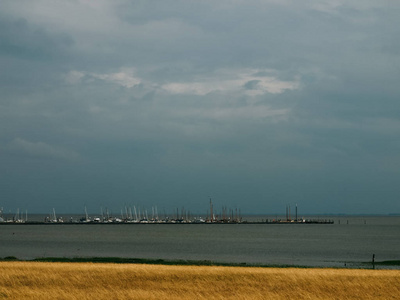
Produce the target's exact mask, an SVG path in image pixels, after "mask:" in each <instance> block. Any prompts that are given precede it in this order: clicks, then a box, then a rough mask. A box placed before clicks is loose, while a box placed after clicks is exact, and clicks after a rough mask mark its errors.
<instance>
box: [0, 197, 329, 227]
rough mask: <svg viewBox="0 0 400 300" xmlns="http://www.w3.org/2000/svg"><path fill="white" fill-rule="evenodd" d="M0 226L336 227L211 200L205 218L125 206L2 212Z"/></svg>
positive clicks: (288, 213) (288, 212)
mask: <svg viewBox="0 0 400 300" xmlns="http://www.w3.org/2000/svg"><path fill="white" fill-rule="evenodd" d="M0 224H1V225H5V224H46V225H48V224H334V221H333V220H331V219H327V218H305V217H298V209H297V205H296V213H295V216H294V217H292V216H291V213H290V206H287V207H286V216H285V217H284V218H282V217H280V218H278V216H276V217H275V218H268V217H266V218H261V220H260V219H258V220H254V219H251V217H250V218H244V217H243V216H242V214H241V211H240V209H228V208H226V207H223V208H222V210H221V212H219V213H215V209H214V207H213V203H212V201H211V199H210V210H209V211H207V213H206V215H204V216H201V215H199V214H196V215H195V216H193V215H192V214H191V213H190V212H189V211H187V210H185V209H183V208H182V209H181V210H179V209H176V213H174V214H167V213H166V212H165V211H164V213H163V215H162V216H160V215H159V213H158V209H157V206H155V207H152V209H151V214H150V216H149V214H148V211H147V210H146V209H140V208H138V209H137V208H136V206H133V207H128V206H126V207H125V208H124V209H123V210H122V209H121V214H120V215H112V214H111V213H110V212H109V210H108V209H105V210H103V209H102V208H101V214H100V215H99V216H97V215H94V216H90V215H89V213H88V210H87V208H86V207H85V208H84V215H83V216H82V215H76V214H73V215H65V214H63V215H59V216H57V214H56V211H55V209H54V208H53V209H52V211H51V213H50V214H49V215H40V214H36V215H34V217H33V218H32V216H31V217H30V218H29V219H28V212H27V211H25V213H21V212H20V210H19V209H18V210H17V213H16V214H15V215H14V214H3V210H2V209H0Z"/></svg>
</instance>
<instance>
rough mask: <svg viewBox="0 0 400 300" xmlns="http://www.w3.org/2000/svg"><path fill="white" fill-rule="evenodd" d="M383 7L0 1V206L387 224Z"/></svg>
mask: <svg viewBox="0 0 400 300" xmlns="http://www.w3.org/2000/svg"><path fill="white" fill-rule="evenodd" d="M399 9H400V5H398V4H397V3H394V2H391V3H390V4H389V3H385V4H383V3H379V2H376V1H365V0H364V1H353V2H351V3H349V2H346V1H313V0H310V1H306V2H301V3H300V2H298V1H290V0H288V1H258V0H254V1H234V2H232V1H218V3H215V1H214V2H212V1H194V2H193V1H191V2H187V1H135V2H131V1H123V0H120V1H105V0H104V1H96V2H86V1H74V2H65V1H46V0H40V1H33V2H32V1H18V3H17V2H15V1H3V3H2V12H1V14H0V25H1V26H0V37H1V38H0V64H1V67H2V70H3V72H0V79H1V80H0V93H1V95H2V96H1V98H0V126H1V128H2V130H1V132H0V143H1V145H3V146H2V147H1V149H2V153H1V157H0V160H1V163H2V165H3V166H4V169H5V170H6V171H5V172H4V173H3V174H2V175H1V176H2V177H1V179H2V180H3V187H4V188H3V189H2V193H3V195H2V199H6V200H5V201H6V202H5V203H4V204H2V205H1V206H4V207H7V206H13V205H14V206H17V207H20V208H22V206H21V204H18V203H24V201H25V200H23V199H24V197H25V198H26V197H30V196H29V195H33V196H32V197H33V200H32V205H33V206H35V207H37V208H38V207H42V208H45V207H46V206H47V205H50V204H49V203H50V200H49V199H50V198H52V199H54V198H55V197H56V198H57V196H58V197H59V200H57V201H58V202H57V205H59V207H60V208H62V209H63V208H65V209H70V210H75V211H80V210H81V209H82V202H84V201H85V202H86V204H88V205H91V206H92V207H99V206H100V205H101V204H103V205H104V204H105V203H107V204H108V205H109V206H116V209H117V210H118V209H119V207H118V206H119V205H124V204H123V203H126V202H129V203H131V202H141V203H142V205H148V204H150V203H151V204H150V205H155V204H157V205H159V206H160V207H162V206H165V207H167V208H169V207H176V206H185V207H190V206H191V207H193V209H197V210H199V211H202V210H204V209H206V208H205V205H206V204H205V203H206V202H207V197H208V196H209V195H213V196H214V197H213V198H215V201H216V203H218V201H220V202H219V203H221V205H222V204H225V205H228V206H229V205H230V204H231V205H232V206H242V210H243V211H247V212H260V211H265V213H272V212H273V213H275V212H280V211H282V212H283V209H284V208H283V207H284V206H285V205H286V204H287V203H291V202H298V203H299V204H300V205H301V203H303V206H304V207H303V210H304V211H306V210H308V211H310V212H314V213H319V212H349V213H352V212H357V211H358V209H359V201H360V200H359V199H363V201H365V203H366V204H367V205H366V206H365V208H364V211H363V212H368V213H374V212H376V213H385V212H392V211H395V210H398V209H400V207H399V204H398V202H397V201H395V199H396V195H398V193H399V192H400V191H399V188H398V187H397V186H398V185H397V184H394V183H395V182H396V180H398V179H399V174H398V172H397V169H398V168H397V166H399V162H400V161H399V157H398V154H397V153H399V146H400V145H399V143H398V142H397V140H398V133H399V129H400V128H399V126H400V123H399V120H398V116H399V104H398V98H399V94H400V90H399V87H398V82H397V81H398V78H399V75H400V74H399V73H400V68H399V65H400V60H399V59H400V56H399V53H400V51H399V49H400V48H399V44H398V42H396V41H397V39H396V37H397V36H398V31H399V29H398V28H399V26H397V25H398V15H399ZM4 70H5V71H4ZM39 161H41V162H43V161H46V163H45V164H39ZM10 174H11V175H10ZM33 178H35V179H33ZM36 178H37V179H36ZM35 180H40V182H45V181H49V182H51V183H52V185H51V188H50V187H49V188H48V189H47V190H46V191H45V189H43V188H40V189H39V188H36V186H35V185H33V184H31V183H32V182H35ZM15 186H20V187H21V188H22V189H23V188H24V187H25V188H26V189H25V191H26V194H23V192H21V191H16V189H15V188H14V187H15ZM28 191H29V193H28ZM71 191H79V192H76V194H75V193H72V192H71ZM61 195H63V196H61ZM378 198H379V199H383V198H384V200H382V201H383V202H382V203H385V205H384V206H383V205H381V204H380V203H378V202H377V200H376V199H378ZM71 199H73V200H71ZM65 202H68V203H70V204H71V205H70V206H68V207H66V206H65V204H64V203H65ZM203 202H204V203H203ZM13 203H15V204H13ZM203 204H204V205H203ZM57 205H56V204H55V203H52V204H51V206H52V207H54V206H56V209H57V211H60V209H59V208H57ZM11 209H12V207H11ZM28 209H29V210H30V211H31V210H32V209H31V208H30V207H28Z"/></svg>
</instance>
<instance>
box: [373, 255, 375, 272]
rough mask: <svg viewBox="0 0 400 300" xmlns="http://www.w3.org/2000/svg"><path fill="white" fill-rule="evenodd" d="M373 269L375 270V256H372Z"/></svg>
mask: <svg viewBox="0 0 400 300" xmlns="http://www.w3.org/2000/svg"><path fill="white" fill-rule="evenodd" d="M372 268H373V269H375V254H372Z"/></svg>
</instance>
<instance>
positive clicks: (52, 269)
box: [0, 262, 400, 299]
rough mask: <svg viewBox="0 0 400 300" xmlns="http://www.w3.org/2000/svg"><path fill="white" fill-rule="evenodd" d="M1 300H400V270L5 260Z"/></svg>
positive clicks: (0, 270)
mask: <svg viewBox="0 0 400 300" xmlns="http://www.w3.org/2000/svg"><path fill="white" fill-rule="evenodd" d="M0 299H400V271H394V270H392V271H390V270H348V269H292V268H289V269H278V268H271V269H269V268H240V267H208V266H204V267H202V266H193V267H192V266H160V265H139V264H100V263H96V264H93V263H39V262H0Z"/></svg>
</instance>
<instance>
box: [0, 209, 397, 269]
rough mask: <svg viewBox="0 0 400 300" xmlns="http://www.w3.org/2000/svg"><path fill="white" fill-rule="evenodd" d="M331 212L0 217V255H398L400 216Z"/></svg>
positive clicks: (325, 261)
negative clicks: (55, 219)
mask: <svg viewBox="0 0 400 300" xmlns="http://www.w3.org/2000/svg"><path fill="white" fill-rule="evenodd" d="M265 218H266V217H265ZM265 218H264V219H265ZM272 218H275V217H270V219H272ZM327 218H329V219H332V220H334V221H335V224H333V225H329V224H324V225H317V224H292V225H283V224H275V225H273V224H175V225H174V224H172V225H166V224H118V225H111V224H96V225H2V226H0V257H6V256H15V257H17V258H20V259H32V258H37V257H50V256H53V257H93V256H97V257H129V258H154V259H183V260H210V261H215V262H234V263H247V264H290V265H306V266H325V267H326V266H345V265H346V266H348V267H351V266H357V265H358V264H359V263H361V262H366V261H371V259H372V255H373V254H375V260H376V261H384V260H400V217H399V216H393V217H388V216H385V217H370V216H368V217H332V216H331V217H327ZM260 220H261V218H260Z"/></svg>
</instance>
